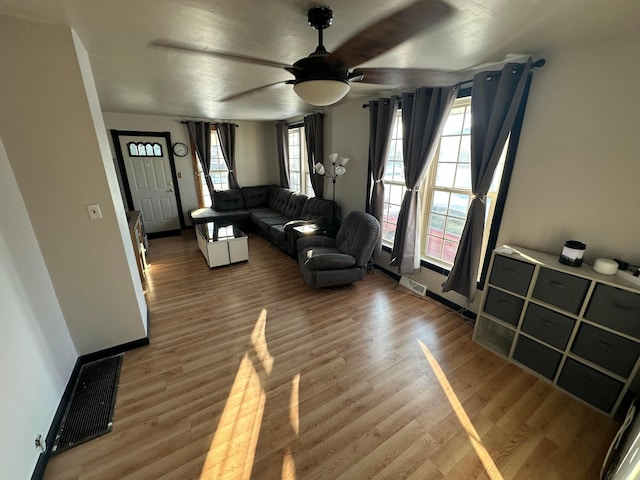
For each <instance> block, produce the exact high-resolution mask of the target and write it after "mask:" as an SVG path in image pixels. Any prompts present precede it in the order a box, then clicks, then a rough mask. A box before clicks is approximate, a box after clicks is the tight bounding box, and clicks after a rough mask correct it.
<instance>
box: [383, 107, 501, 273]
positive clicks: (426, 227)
mask: <svg viewBox="0 0 640 480" xmlns="http://www.w3.org/2000/svg"><path fill="white" fill-rule="evenodd" d="M470 106H471V97H463V98H459V99H457V100H456V101H455V103H454V105H453V107H452V112H455V111H456V109H461V108H463V109H466V113H465V114H468V112H470ZM401 115H402V114H401V110H400V109H398V112H397V114H396V117H395V119H394V124H393V127H392V128H393V130H392V133H391V139H390V147H389V155H388V158H387V164H386V168H385V177H384V183H385V198H384V211H383V220H382V229H383V239H382V242H383V245H385V246H387V247H390V248H392V247H393V236H391V235H389V232H390V231H391V230H392V228H391V227H392V225H393V221H394V220H397V218H392V216H393V215H395V211H396V209H399V204H400V203H401V201H402V196H403V195H404V192H406V185H405V181H404V171H403V173H402V175H398V174H397V172H389V171H388V169H389V167H390V166H391V165H395V167H396V170H397V167H398V159H399V161H400V163H401V162H402V116H401ZM468 133H470V132H468ZM465 135H467V133H464V130H463V131H462V132H461V133H459V134H450V135H446V134H445V133H443V137H449V138H453V137H459V143H460V142H461V140H462V137H463V136H465ZM458 146H459V145H458ZM507 146H508V142H507V145H506V146H505V149H504V151H503V153H502V156H501V158H500V162H499V164H498V167H497V168H496V177H494V181H493V184H492V188H491V190H490V192H489V193H488V194H487V200H486V202H487V207H488V208H487V215H486V217H485V229H484V237H483V244H482V256H481V259H480V265H483V262H484V255H485V252H486V248H487V244H488V239H489V233H490V227H491V221H492V220H493V214H494V212H495V205H496V201H497V196H498V190H499V186H500V179H501V177H502V172H503V169H504V161H505V157H506V152H507ZM440 153H441V144H439V145H438V149H437V151H436V153H435V156H434V159H433V161H432V162H431V165H430V166H429V169H428V171H427V175H426V177H425V179H424V181H423V183H422V186H421V188H420V192H421V197H420V203H421V218H420V222H421V225H420V227H421V228H420V231H421V238H420V256H421V259H422V260H424V261H425V262H427V263H430V264H432V265H435V266H437V267H440V268H442V269H445V270H450V269H451V267H452V266H453V258H451V256H450V255H449V257H450V258H451V261H450V262H449V261H447V259H446V258H443V255H440V256H433V255H430V254H429V250H428V246H429V235H430V228H432V226H431V225H430V218H431V214H432V213H433V212H432V210H433V209H434V208H433V207H434V195H435V194H436V193H437V192H438V193H442V194H447V195H449V201H450V200H451V195H458V198H460V196H466V197H467V198H466V204H464V205H463V207H464V208H463V209H464V212H465V213H464V217H462V216H459V217H458V218H459V219H460V220H461V221H462V226H464V220H465V219H466V212H467V211H468V208H469V204H470V201H471V188H470V185H469V187H468V188H462V187H461V186H460V185H458V186H455V184H454V186H441V185H438V167H439V166H440V162H439V160H440ZM458 153H459V152H458ZM457 160H459V157H458V159H457ZM442 163H449V164H450V165H451V164H452V163H453V162H442ZM463 163H465V162H458V163H456V164H455V167H454V170H455V169H457V167H458V165H461V164H463ZM394 189H395V191H394ZM397 189H400V190H399V191H400V192H401V196H400V200H399V201H398V200H397V198H398V196H399V194H398V190H397ZM448 206H449V205H448ZM461 207H462V205H461V206H458V208H459V209H460V210H462V208H461ZM446 213H447V214H448V213H449V210H447V212H446ZM391 214H393V215H391ZM455 218H456V217H455V215H445V218H444V220H445V230H446V222H447V221H449V220H450V219H451V220H452V221H455ZM457 223H458V225H459V222H457ZM461 229H462V227H461V226H460V233H461ZM431 232H433V230H431ZM385 233H386V235H385ZM443 237H444V234H443ZM443 243H444V239H443ZM432 245H433V244H432ZM452 250H453V255H455V251H456V250H457V242H456V244H455V247H453V248H452ZM449 251H451V249H450V250H449ZM441 253H442V250H441ZM444 257H446V256H444ZM480 272H481V269H479V274H480Z"/></svg>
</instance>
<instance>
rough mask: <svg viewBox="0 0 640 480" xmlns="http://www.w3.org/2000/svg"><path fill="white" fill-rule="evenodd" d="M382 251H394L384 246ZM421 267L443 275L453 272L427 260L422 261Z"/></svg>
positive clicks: (422, 259)
mask: <svg viewBox="0 0 640 480" xmlns="http://www.w3.org/2000/svg"><path fill="white" fill-rule="evenodd" d="M382 250H384V251H385V252H389V253H391V251H392V247H390V246H389V245H384V244H383V245H382ZM420 265H421V266H422V267H424V268H428V269H429V270H433V271H434V272H437V273H439V274H441V275H445V276H447V275H449V272H451V269H450V268H449V267H445V266H442V265H438V264H436V263H433V262H431V261H429V260H426V259H424V258H421V259H420Z"/></svg>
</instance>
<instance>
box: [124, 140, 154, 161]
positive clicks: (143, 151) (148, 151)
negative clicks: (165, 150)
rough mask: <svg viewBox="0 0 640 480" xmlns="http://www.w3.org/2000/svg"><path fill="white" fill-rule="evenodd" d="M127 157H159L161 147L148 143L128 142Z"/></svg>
mask: <svg viewBox="0 0 640 480" xmlns="http://www.w3.org/2000/svg"><path fill="white" fill-rule="evenodd" d="M127 148H128V149H129V155H130V156H132V157H161V156H162V145H160V144H159V143H149V142H146V143H145V142H139V143H135V142H129V143H127Z"/></svg>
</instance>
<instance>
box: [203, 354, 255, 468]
mask: <svg viewBox="0 0 640 480" xmlns="http://www.w3.org/2000/svg"><path fill="white" fill-rule="evenodd" d="M265 400H266V393H265V391H264V389H263V388H262V382H261V380H260V377H259V375H258V372H256V369H255V368H254V367H253V363H252V362H251V359H250V358H249V354H248V353H245V354H244V356H243V357H242V361H241V362H240V367H239V368H238V373H237V374H236V378H235V380H234V382H233V386H232V387H231V392H230V393H229V398H228V399H227V403H226V405H225V407H224V411H223V412H222V416H221V417H220V422H219V423H218V428H217V430H216V433H215V435H214V437H213V441H212V442H211V447H210V448H209V452H208V453H207V458H206V460H205V462H204V465H203V467H202V472H201V473H200V480H219V479H223V478H228V479H250V478H251V470H252V468H253V459H254V456H255V451H256V445H257V444H258V436H259V434H260V426H261V424H262V414H263V412H264V404H265Z"/></svg>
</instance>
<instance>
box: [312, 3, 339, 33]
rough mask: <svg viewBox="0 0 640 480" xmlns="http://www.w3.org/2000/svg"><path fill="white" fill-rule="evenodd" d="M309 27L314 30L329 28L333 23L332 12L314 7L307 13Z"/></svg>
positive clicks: (328, 9) (327, 8)
mask: <svg viewBox="0 0 640 480" xmlns="http://www.w3.org/2000/svg"><path fill="white" fill-rule="evenodd" d="M307 19H308V20H309V25H311V26H312V27H313V28H315V29H316V30H324V29H325V28H329V27H330V26H331V24H332V23H333V10H331V9H330V8H329V7H314V8H311V9H309V11H308V12H307Z"/></svg>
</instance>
